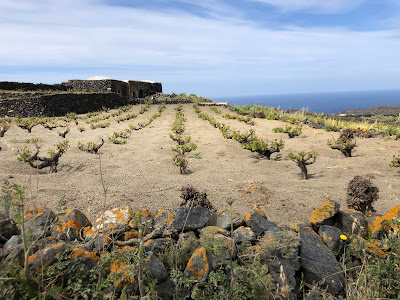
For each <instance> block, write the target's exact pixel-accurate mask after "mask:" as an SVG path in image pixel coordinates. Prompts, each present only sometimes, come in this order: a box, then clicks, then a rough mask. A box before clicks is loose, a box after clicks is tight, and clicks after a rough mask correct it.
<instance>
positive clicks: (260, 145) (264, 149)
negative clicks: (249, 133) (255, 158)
mask: <svg viewBox="0 0 400 300" xmlns="http://www.w3.org/2000/svg"><path fill="white" fill-rule="evenodd" d="M283 146H284V143H283V141H282V140H279V141H278V140H274V141H265V140H262V139H260V138H257V137H254V138H251V139H250V141H248V142H246V143H243V144H242V147H243V148H244V149H248V150H251V151H252V152H257V153H259V154H261V155H263V156H265V157H266V158H267V159H268V160H270V159H271V155H272V154H273V153H276V152H280V151H281V150H282V149H283Z"/></svg>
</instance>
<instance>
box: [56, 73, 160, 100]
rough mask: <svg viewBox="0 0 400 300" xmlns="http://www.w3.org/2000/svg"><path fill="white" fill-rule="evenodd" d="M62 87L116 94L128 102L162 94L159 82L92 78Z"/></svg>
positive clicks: (73, 81) (67, 83)
mask: <svg viewBox="0 0 400 300" xmlns="http://www.w3.org/2000/svg"><path fill="white" fill-rule="evenodd" d="M63 85H65V86H69V87H71V88H72V89H73V90H77V91H85V92H93V93H116V94H118V95H120V96H121V97H123V98H127V99H129V100H133V99H137V98H144V97H147V96H151V95H154V94H156V93H162V85H161V83H159V82H152V81H138V80H126V81H120V80H115V79H110V78H105V77H98V76H96V77H92V78H89V79H88V80H68V81H66V82H63Z"/></svg>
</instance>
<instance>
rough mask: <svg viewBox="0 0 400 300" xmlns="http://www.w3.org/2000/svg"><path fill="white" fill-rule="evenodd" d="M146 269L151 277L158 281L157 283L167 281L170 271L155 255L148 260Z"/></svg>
mask: <svg viewBox="0 0 400 300" xmlns="http://www.w3.org/2000/svg"><path fill="white" fill-rule="evenodd" d="M145 267H146V268H148V269H149V270H150V272H151V275H153V277H154V278H155V279H157V282H162V281H165V280H166V279H167V278H168V271H167V269H166V268H165V266H164V264H163V263H162V261H161V260H160V259H159V258H158V257H157V256H155V255H153V254H152V255H150V256H149V257H148V258H147V260H146V265H145Z"/></svg>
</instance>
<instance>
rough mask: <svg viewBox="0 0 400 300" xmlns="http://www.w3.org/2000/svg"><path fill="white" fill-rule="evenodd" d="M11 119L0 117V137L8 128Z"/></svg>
mask: <svg viewBox="0 0 400 300" xmlns="http://www.w3.org/2000/svg"><path fill="white" fill-rule="evenodd" d="M10 123H11V119H10V118H1V119H0V137H3V136H4V134H5V133H6V131H7V130H8V129H9V128H10Z"/></svg>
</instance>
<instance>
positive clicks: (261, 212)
mask: <svg viewBox="0 0 400 300" xmlns="http://www.w3.org/2000/svg"><path fill="white" fill-rule="evenodd" d="M255 211H256V212H257V213H258V214H259V215H260V216H263V217H265V214H264V212H263V211H262V210H261V209H259V208H256V209H255Z"/></svg>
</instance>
